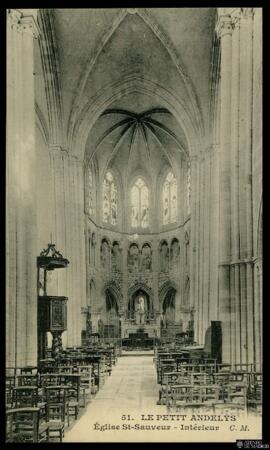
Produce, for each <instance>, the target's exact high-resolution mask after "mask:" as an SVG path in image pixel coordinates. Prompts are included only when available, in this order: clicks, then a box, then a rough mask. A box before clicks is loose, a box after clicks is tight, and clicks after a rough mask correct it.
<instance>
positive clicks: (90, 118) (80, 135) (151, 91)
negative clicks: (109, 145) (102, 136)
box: [69, 75, 202, 166]
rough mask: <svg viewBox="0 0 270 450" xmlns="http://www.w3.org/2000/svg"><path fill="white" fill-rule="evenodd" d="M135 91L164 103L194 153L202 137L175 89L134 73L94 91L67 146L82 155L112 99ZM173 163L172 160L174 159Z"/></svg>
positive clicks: (78, 119)
mask: <svg viewBox="0 0 270 450" xmlns="http://www.w3.org/2000/svg"><path fill="white" fill-rule="evenodd" d="M134 92H137V93H141V94H144V95H148V96H150V97H153V98H154V99H156V100H157V101H158V102H159V103H161V104H164V106H165V107H166V108H167V109H168V110H169V111H170V112H171V113H172V115H173V116H174V117H175V119H176V120H177V122H178V123H179V125H180V126H181V127H182V129H183V131H184V133H185V136H186V140H187V143H188V148H189V151H190V152H193V153H194V152H195V153H196V152H197V150H198V149H199V148H200V145H202V136H201V135H200V133H199V132H198V130H196V126H195V125H194V123H193V121H192V120H191V118H190V116H189V115H188V114H187V111H186V110H185V106H184V102H183V100H180V99H179V98H178V97H176V95H175V93H174V92H172V91H169V90H168V89H165V88H164V87H162V86H161V85H159V84H157V83H156V82H154V81H152V80H147V79H146V78H144V77H139V76H137V75H132V76H130V75H129V76H126V77H123V78H122V79H121V81H118V82H116V83H112V84H111V85H108V86H106V87H104V88H102V89H100V90H99V91H98V92H97V94H96V95H95V96H94V98H92V99H91V100H90V101H89V102H88V103H87V104H86V105H85V106H84V108H83V109H82V111H81V112H80V114H79V116H78V118H77V121H76V124H75V127H74V131H73V133H72V136H71V137H70V142H69V148H72V149H74V150H76V152H77V156H79V157H83V154H84V151H85V144H86V141H87V137H88V134H89V132H90V130H91V129H92V127H93V125H94V124H95V122H96V120H97V119H98V118H99V117H100V115H101V114H102V112H103V111H104V110H105V109H107V108H109V107H110V105H111V104H112V103H113V102H114V101H115V100H117V99H119V98H121V97H122V96H123V95H128V94H130V93H134ZM182 151H184V153H185V155H186V156H188V152H187V151H186V150H185V149H182ZM172 162H173V163H174V160H173V161H172ZM173 166H174V164H173Z"/></svg>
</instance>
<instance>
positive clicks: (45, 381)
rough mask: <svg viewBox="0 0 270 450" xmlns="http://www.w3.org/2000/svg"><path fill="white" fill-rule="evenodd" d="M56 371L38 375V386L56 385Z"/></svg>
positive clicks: (57, 380) (58, 379)
mask: <svg viewBox="0 0 270 450" xmlns="http://www.w3.org/2000/svg"><path fill="white" fill-rule="evenodd" d="M59 375H60V374H58V373H46V374H41V375H40V386H41V387H46V386H58V385H59V384H61V383H60V378H59Z"/></svg>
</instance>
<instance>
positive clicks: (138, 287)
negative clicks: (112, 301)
mask: <svg viewBox="0 0 270 450" xmlns="http://www.w3.org/2000/svg"><path fill="white" fill-rule="evenodd" d="M137 291H143V292H145V293H146V294H147V295H148V296H149V300H150V309H151V310H153V307H154V294H153V291H152V289H151V288H150V287H149V286H147V284H145V283H143V282H135V283H134V284H133V285H132V286H130V288H129V289H128V299H129V300H130V299H131V298H132V296H133V295H134V294H135V293H136V292H137Z"/></svg>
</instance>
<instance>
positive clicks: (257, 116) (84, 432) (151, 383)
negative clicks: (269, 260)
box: [5, 7, 263, 443]
mask: <svg viewBox="0 0 270 450" xmlns="http://www.w3.org/2000/svg"><path fill="white" fill-rule="evenodd" d="M6 15H7V25H6V32H7V60H6V63H7V105H6V107H7V112H6V205H7V206H6V319H5V322H6V368H5V370H6V378H5V380H6V381H5V405H6V407H5V410H6V415H5V416H6V422H5V423H6V425H5V429H6V438H5V439H6V442H38V443H39V442H45V441H48V442H52V443H54V442H63V443H65V442H93V441H94V442H96V441H95V439H104V438H105V435H106V432H107V431H108V432H110V430H114V427H116V428H115V430H118V431H119V428H117V426H118V425H115V424H119V427H120V428H121V427H122V429H124V430H125V429H126V430H127V431H125V433H126V434H124V436H125V439H131V437H130V434H129V432H128V428H123V427H124V426H126V427H128V426H131V425H128V421H129V420H130V421H132V420H133V418H132V417H130V416H128V415H127V416H125V414H129V412H130V411H133V412H135V416H134V420H135V419H136V420H139V419H138V417H139V413H143V414H144V413H150V414H152V413H153V414H157V415H159V414H160V415H166V414H167V415H168V414H195V413H196V414H198V413H199V412H200V413H202V412H203V414H208V415H209V414H210V415H220V414H221V415H222V414H223V415H224V414H231V415H233V417H236V418H238V417H242V416H243V415H244V416H245V417H251V416H252V417H255V418H256V420H261V418H262V385H263V382H262V214H263V213H262V8H240V7H239V8H236V7H234V8H206V7H202V8H133V9H128V8H107V9H106V8H100V9H99V8H96V9H95V8H86V9H79V8H78V9H68V8H66V9H57V8H55V9H8V10H6ZM118 412H119V414H118ZM136 412H137V414H138V417H137V416H136ZM106 414H111V415H110V417H114V422H113V421H112V420H111V419H110V420H111V421H109V419H107V418H106V417H107V416H106ZM102 418H103V419H102ZM123 421H124V422H123ZM130 423H131V422H130ZM135 423H136V422H133V425H134V426H135ZM141 423H143V422H138V423H137V425H138V427H137V428H136V427H135V430H138V429H139V428H140V427H142V428H140V430H141V431H140V430H138V431H136V432H135V431H132V433H131V434H136V433H140V432H141V433H145V434H146V433H148V431H144V430H145V429H144V428H143V425H140V424H141ZM164 423H165V422H164ZM91 424H95V425H93V427H92V425H91ZM104 424H106V427H107V428H103V429H102V428H101V431H104V430H105V432H103V433H100V428H99V427H102V426H105V425H104ZM215 425H216V423H215ZM131 428H132V427H131ZM129 429H130V428H129ZM106 430H107V431H106ZM181 430H182V431H181ZM183 430H184V428H183V425H182V428H180V423H179V424H178V429H177V430H173V431H172V432H171V435H172V436H174V437H172V439H174V440H175V441H176V440H177V439H181V438H182V439H184V438H185V436H184V435H183V433H185V431H183ZM189 430H192V428H189ZM120 431H121V430H120ZM120 431H119V433H120ZM98 433H99V434H98ZM123 433H124V432H123ZM149 433H150V432H149ZM177 433H178V434H177ZM181 433H182V435H181V436H182V437H181V436H180V434H181ZM128 434H129V436H128ZM97 435H98V436H100V437H99V438H96V436H97ZM183 436H184V437H183ZM205 436H206V435H205ZM207 437H208V438H209V436H207ZM108 439H109V438H108ZM134 439H136V437H134ZM149 439H150V438H149ZM164 439H165V438H164ZM166 439H170V438H168V435H167V437H166ZM189 439H190V438H189ZM234 439H235V437H234Z"/></svg>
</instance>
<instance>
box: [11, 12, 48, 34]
mask: <svg viewBox="0 0 270 450" xmlns="http://www.w3.org/2000/svg"><path fill="white" fill-rule="evenodd" d="M37 13H38V9H8V10H7V18H8V22H9V24H10V26H11V28H12V29H16V30H17V31H18V32H20V33H29V34H31V35H32V36H33V37H34V38H38V37H39V35H40V29H39V26H38V24H37Z"/></svg>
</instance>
